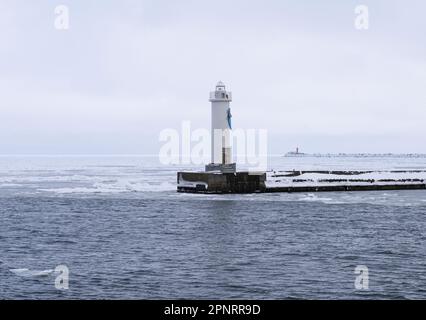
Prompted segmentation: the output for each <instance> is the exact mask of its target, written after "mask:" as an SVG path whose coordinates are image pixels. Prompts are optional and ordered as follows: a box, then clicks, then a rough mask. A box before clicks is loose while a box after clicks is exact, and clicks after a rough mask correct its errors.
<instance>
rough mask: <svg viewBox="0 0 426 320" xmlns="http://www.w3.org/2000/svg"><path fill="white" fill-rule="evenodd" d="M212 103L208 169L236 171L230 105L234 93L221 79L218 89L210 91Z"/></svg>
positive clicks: (226, 171)
mask: <svg viewBox="0 0 426 320" xmlns="http://www.w3.org/2000/svg"><path fill="white" fill-rule="evenodd" d="M209 101H210V102H211V103H212V106H211V108H212V113H211V114H212V119H211V144H212V145H211V148H212V149H211V157H212V159H211V163H210V164H209V165H207V166H206V171H218V170H219V171H221V172H225V173H230V172H235V171H236V164H235V163H233V162H232V121H231V118H232V115H231V108H230V106H229V104H230V102H231V101H232V93H231V92H229V91H226V88H225V85H224V84H223V82H221V81H219V82H218V83H217V85H216V90H215V91H213V92H210V99H209Z"/></svg>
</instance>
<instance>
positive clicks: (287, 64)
mask: <svg viewBox="0 0 426 320" xmlns="http://www.w3.org/2000/svg"><path fill="white" fill-rule="evenodd" d="M60 4H65V5H67V6H68V7H69V10H70V29H69V30H67V31H58V30H56V29H55V28H54V19H55V14H54V8H55V7H56V6H57V5H60ZM360 4H365V5H368V8H369V18H370V21H369V29H368V30H357V29H356V28H355V27H354V20H355V17H356V15H355V7H356V6H357V5H360ZM425 15H426V2H425V1H422V0H418V1H416V0H413V1H392V0H382V1H373V0H368V1H350V0H349V1H338V0H328V1H317V0H311V1H307V0H306V1H296V0H293V1H283V0H274V1H272V0H262V1H259V0H258V1H248V0H237V1H232V0H231V1H229V0H227V1H225V0H216V1H201V0H193V1H187V0H180V1H172V0H169V1H163V0H151V1H139V0H134V1H129V0H127V1H123V0H121V1H118V0H116V1H112V0H111V1H106V0H103V1H98V0H92V1H88V0H73V1H62V2H58V1H47V0H38V1H32V0H25V1H23V0H1V1H0V57H1V59H0V153H1V154H11V153H19V154H28V153H66V154H72V153H110V154H111V153H138V154H155V153H158V150H159V148H160V146H161V144H160V142H158V136H159V133H160V131H161V130H162V129H165V128H176V129H179V128H180V125H181V122H182V121H183V120H190V121H191V122H192V125H193V127H194V129H196V128H200V127H206V128H208V127H209V125H210V105H209V102H208V95H209V91H211V90H212V89H213V88H214V85H215V84H216V82H217V81H218V80H222V81H223V82H225V84H226V85H227V86H228V88H229V89H230V90H232V92H233V98H234V101H233V102H232V112H233V126H234V127H237V128H264V129H268V132H269V142H270V143H269V151H270V153H274V154H279V153H285V152H287V151H289V150H290V149H293V148H295V147H296V146H299V147H300V148H301V149H302V151H305V152H377V153H379V152H395V153H406V152H418V153H426V143H425V138H426V121H425V120H426V41H425V40H426V38H425V35H426V19H425Z"/></svg>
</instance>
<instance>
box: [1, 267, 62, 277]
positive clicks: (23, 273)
mask: <svg viewBox="0 0 426 320" xmlns="http://www.w3.org/2000/svg"><path fill="white" fill-rule="evenodd" d="M9 271H10V272H12V273H14V274H15V275H17V276H20V277H46V276H49V275H50V274H52V273H53V272H54V270H53V269H48V270H30V269H27V268H22V269H10V270H9Z"/></svg>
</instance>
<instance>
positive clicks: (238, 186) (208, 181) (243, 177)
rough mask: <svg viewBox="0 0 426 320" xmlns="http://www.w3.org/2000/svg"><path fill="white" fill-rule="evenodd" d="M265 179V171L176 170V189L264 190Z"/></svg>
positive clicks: (186, 190) (198, 190) (198, 191)
mask: <svg viewBox="0 0 426 320" xmlns="http://www.w3.org/2000/svg"><path fill="white" fill-rule="evenodd" d="M265 180H266V173H265V172H261V173H252V172H234V173H221V172H178V174H177V191H178V192H188V193H255V192H265V189H266V188H265Z"/></svg>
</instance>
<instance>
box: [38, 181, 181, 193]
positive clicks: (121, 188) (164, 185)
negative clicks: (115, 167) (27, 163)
mask: <svg viewBox="0 0 426 320" xmlns="http://www.w3.org/2000/svg"><path fill="white" fill-rule="evenodd" d="M38 191H43V192H53V193H57V194H69V193H79V194H84V193H86V194H91V193H92V194H93V193H125V192H163V191H176V184H175V183H170V182H157V183H152V182H137V181H126V180H119V181H115V182H111V183H94V184H93V186H92V187H74V188H47V189H38Z"/></svg>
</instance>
